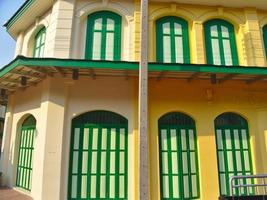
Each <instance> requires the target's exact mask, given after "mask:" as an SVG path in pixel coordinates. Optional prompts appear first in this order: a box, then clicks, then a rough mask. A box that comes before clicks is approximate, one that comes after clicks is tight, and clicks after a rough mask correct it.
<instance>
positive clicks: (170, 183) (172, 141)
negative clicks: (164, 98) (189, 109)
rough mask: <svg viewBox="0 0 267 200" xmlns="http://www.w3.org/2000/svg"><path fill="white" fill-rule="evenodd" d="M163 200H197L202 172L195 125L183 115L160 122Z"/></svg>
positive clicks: (163, 119) (168, 115) (178, 114)
mask: <svg viewBox="0 0 267 200" xmlns="http://www.w3.org/2000/svg"><path fill="white" fill-rule="evenodd" d="M159 157H160V180H161V184H160V186H161V199H166V200H167V199H181V200H184V199H198V198H200V191H199V171H198V155H197V142H196V129H195V122H194V120H193V119H192V118H190V117H189V116H186V115H185V114H182V113H169V114H167V115H164V116H163V117H161V118H160V120H159Z"/></svg>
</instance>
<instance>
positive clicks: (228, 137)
mask: <svg viewBox="0 0 267 200" xmlns="http://www.w3.org/2000/svg"><path fill="white" fill-rule="evenodd" d="M215 131H216V144H217V159H218V170H219V180H220V193H221V195H231V191H230V182H229V181H230V178H231V176H234V175H235V176H236V175H251V174H252V160H251V152H250V143H249V132H248V124H247V121H246V120H245V119H244V118H243V117H241V116H240V115H237V114H235V113H230V112H228V113H223V114H221V115H219V116H218V117H217V118H216V119H215ZM242 182H243V180H242ZM243 184H251V180H249V179H248V180H245V182H243ZM252 193H253V189H251V188H249V189H247V188H239V189H236V190H235V191H234V195H249V194H252Z"/></svg>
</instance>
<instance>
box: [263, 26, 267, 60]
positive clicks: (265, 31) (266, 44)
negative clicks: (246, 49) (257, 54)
mask: <svg viewBox="0 0 267 200" xmlns="http://www.w3.org/2000/svg"><path fill="white" fill-rule="evenodd" d="M263 41H264V47H265V53H266V57H267V24H266V25H265V26H264V27H263Z"/></svg>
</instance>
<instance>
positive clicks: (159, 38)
mask: <svg viewBox="0 0 267 200" xmlns="http://www.w3.org/2000/svg"><path fill="white" fill-rule="evenodd" d="M167 22H170V34H169V35H170V40H171V41H170V42H171V46H170V48H171V49H170V51H171V63H177V62H176V60H177V53H176V46H175V37H176V36H180V37H182V44H183V62H182V63H190V46H189V35H188V34H189V33H188V23H187V21H186V20H184V19H182V18H179V17H175V16H166V17H163V18H160V19H158V20H157V21H156V46H157V47H156V48H157V55H156V56H157V62H164V49H163V48H164V44H163V37H164V33H163V24H164V23H167ZM174 23H178V24H180V25H181V27H182V34H176V33H175V30H174Z"/></svg>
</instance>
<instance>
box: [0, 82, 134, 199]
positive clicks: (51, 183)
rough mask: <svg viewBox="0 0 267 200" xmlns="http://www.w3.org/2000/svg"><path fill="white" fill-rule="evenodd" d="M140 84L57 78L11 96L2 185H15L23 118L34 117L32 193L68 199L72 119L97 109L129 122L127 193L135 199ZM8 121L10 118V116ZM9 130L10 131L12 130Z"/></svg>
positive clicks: (35, 197)
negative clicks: (35, 123) (35, 131)
mask: <svg viewBox="0 0 267 200" xmlns="http://www.w3.org/2000/svg"><path fill="white" fill-rule="evenodd" d="M136 88H137V81H136V80H135V79H131V80H125V78H123V77H122V78H112V77H110V78H107V77H97V78H96V79H95V80H94V79H89V78H81V79H80V80H79V81H72V80H71V79H69V78H66V79H64V78H60V77H54V78H52V79H47V80H45V81H43V82H42V83H40V84H39V85H38V86H36V87H32V88H28V89H26V90H25V91H18V92H16V93H15V94H14V95H12V98H13V99H14V102H13V104H12V105H11V104H10V105H9V106H10V107H12V108H9V110H10V109H11V110H12V111H11V113H10V112H8V113H7V114H8V115H11V116H12V121H11V122H10V125H6V131H5V134H6V135H8V134H10V136H11V138H10V139H8V137H7V136H5V139H4V140H5V146H4V147H3V149H4V151H5V152H7V155H8V156H7V157H5V160H2V161H1V163H2V166H1V170H2V171H3V173H4V174H5V176H4V181H5V183H7V185H8V186H10V187H15V180H16V170H17V168H16V166H17V157H18V145H19V130H20V126H21V124H22V122H23V120H24V119H25V118H26V117H27V116H28V115H29V114H32V115H33V116H34V117H35V118H36V120H37V126H36V128H37V134H36V137H35V149H34V156H33V169H34V170H33V179H32V191H31V193H29V192H26V191H22V192H26V193H28V194H30V195H31V196H32V197H33V198H34V199H36V200H37V199H66V198H67V197H66V195H67V185H68V178H67V177H68V168H69V163H68V162H69V143H70V133H71V132H70V130H71V121H72V119H73V118H74V117H75V116H78V115H80V114H82V113H85V112H89V111H93V110H107V111H113V112H116V113H118V114H121V115H122V116H124V117H126V118H127V119H128V130H129V132H128V133H129V136H128V140H129V147H128V158H129V160H128V162H129V163H128V166H129V168H128V173H129V178H128V181H129V183H128V194H129V197H130V198H129V199H134V198H135V181H136V180H135V179H136V173H137V172H136V169H135V167H134V164H135V160H134V159H133V158H135V156H136V155H135V154H136V152H135V151H136V145H135V137H136V134H137V127H136V124H137V123H136V120H137V110H136V107H137V93H136ZM8 118H10V117H8ZM8 129H10V132H9V131H8Z"/></svg>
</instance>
